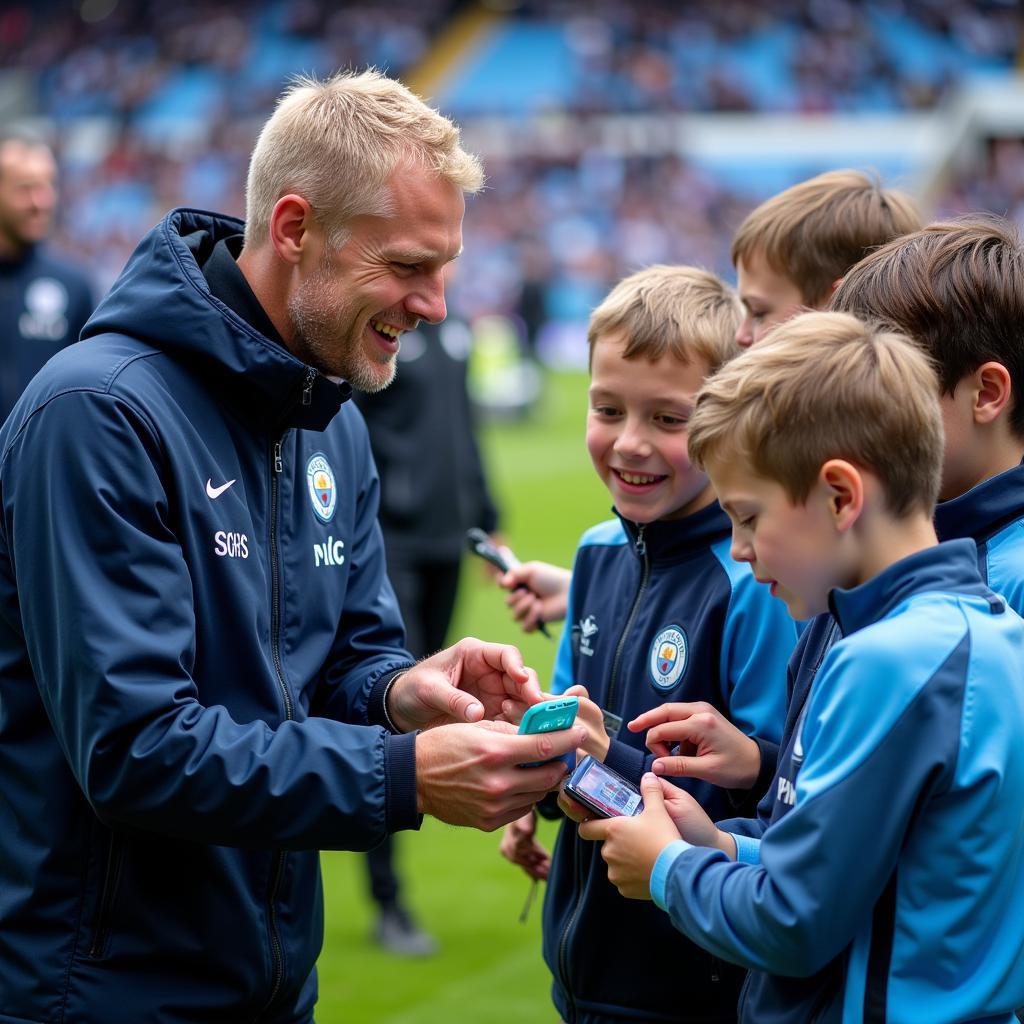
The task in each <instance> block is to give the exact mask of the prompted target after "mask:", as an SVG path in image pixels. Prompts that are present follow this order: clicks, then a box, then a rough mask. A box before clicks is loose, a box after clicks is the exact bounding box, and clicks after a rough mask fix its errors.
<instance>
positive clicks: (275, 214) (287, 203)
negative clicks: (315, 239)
mask: <svg viewBox="0 0 1024 1024" xmlns="http://www.w3.org/2000/svg"><path fill="white" fill-rule="evenodd" d="M315 223H316V220H315V218H314V216H313V208H312V207H311V206H310V205H309V203H308V202H307V201H306V200H305V199H303V198H302V196H297V195H294V194H289V195H286V196H281V198H280V199H278V201H277V202H276V203H274V209H273V210H272V211H271V213H270V243H271V245H273V247H274V251H275V252H276V253H277V255H278V256H280V257H281V259H282V260H284V261H285V263H298V262H299V261H300V260H301V258H302V253H303V250H305V249H307V248H308V247H309V242H310V230H311V228H312V227H313V226H314V224H315Z"/></svg>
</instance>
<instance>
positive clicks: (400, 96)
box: [245, 68, 484, 245]
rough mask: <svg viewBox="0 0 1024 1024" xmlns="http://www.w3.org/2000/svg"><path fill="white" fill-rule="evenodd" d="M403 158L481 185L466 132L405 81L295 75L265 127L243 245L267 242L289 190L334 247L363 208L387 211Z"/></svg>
mask: <svg viewBox="0 0 1024 1024" xmlns="http://www.w3.org/2000/svg"><path fill="white" fill-rule="evenodd" d="M404 160H409V161H412V162H414V163H416V164H418V165H419V166H422V168H423V170H424V172H425V173H428V174H434V175H437V176H438V177H440V178H442V179H443V180H445V181H448V182H451V183H452V184H453V185H455V186H457V187H458V188H461V189H462V191H463V192H478V191H480V189H481V188H482V187H483V181H484V177H483V170H482V168H481V166H480V161H479V160H477V158H476V157H475V156H473V155H472V154H470V153H467V152H465V150H463V149H462V148H461V146H460V145H459V129H458V127H457V126H456V125H455V124H454V123H453V122H451V121H450V120H449V119H448V118H447V117H444V116H443V115H442V114H440V113H438V112H437V111H436V110H433V109H431V108H430V107H428V106H427V105H426V104H425V103H424V102H423V101H422V100H421V99H420V98H419V97H418V96H416V95H415V94H413V93H412V92H410V91H409V89H407V88H406V87H405V86H404V85H402V83H401V82H397V81H395V80H394V79H392V78H388V77H386V76H385V75H382V74H381V73H380V72H379V71H376V70H374V69H372V68H371V69H370V70H368V71H364V72H362V73H361V74H355V73H353V72H350V71H344V72H340V73H338V74H336V75H332V76H331V77H330V78H328V79H326V80H325V81H319V80H317V79H315V78H310V77H306V76H299V77H296V78H295V79H294V80H293V81H292V83H291V85H289V87H288V88H287V89H286V90H285V91H284V93H283V94H282V95H281V98H280V99H279V100H278V103H277V108H276V109H275V111H274V113H273V114H272V115H271V117H270V119H269V120H268V121H267V123H266V124H265V125H264V126H263V128H262V130H261V131H260V134H259V138H258V139H257V140H256V146H255V148H254V149H253V152H252V157H251V159H250V161H249V175H248V179H247V181H246V189H245V191H246V209H245V219H246V223H245V244H246V245H259V244H261V243H262V242H263V241H265V240H266V237H267V232H268V228H269V225H270V214H271V212H272V211H273V209H274V204H275V203H276V202H277V200H278V199H280V198H281V196H283V195H287V194H288V193H289V192H291V191H294V192H296V193H298V194H299V195H301V196H302V197H303V198H304V199H306V200H307V201H308V202H309V204H310V206H312V208H313V212H314V213H315V214H316V217H317V220H318V221H319V222H320V224H321V225H322V226H323V228H324V230H325V231H326V232H327V235H328V239H329V242H330V244H332V245H341V244H343V243H344V241H345V239H346V237H347V233H346V230H345V228H346V225H347V224H348V222H349V221H350V220H351V219H352V218H353V217H356V216H358V215H360V214H366V213H373V214H382V215H383V214H386V213H387V209H388V197H387V195H386V193H385V192H384V183H385V181H386V180H387V178H388V176H389V175H390V174H391V172H392V171H393V170H394V169H395V168H396V167H397V166H398V164H399V163H401V162H402V161H404Z"/></svg>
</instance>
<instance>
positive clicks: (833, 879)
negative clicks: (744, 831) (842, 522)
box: [651, 540, 1024, 1024]
mask: <svg viewBox="0 0 1024 1024" xmlns="http://www.w3.org/2000/svg"><path fill="white" fill-rule="evenodd" d="M830 603H831V607H832V612H833V616H834V617H835V619H836V620H837V622H838V624H839V627H840V630H841V633H842V636H841V638H840V639H838V640H836V641H835V642H834V643H833V644H832V646H831V648H830V649H829V650H828V652H827V654H826V656H825V658H824V661H823V663H822V665H821V668H820V671H819V672H818V674H817V677H816V678H815V679H814V682H813V685H812V688H811V692H810V695H809V697H808V698H807V701H806V704H805V706H804V710H803V711H802V713H801V714H800V716H799V718H798V721H797V726H796V729H795V731H794V737H793V741H792V744H791V747H790V750H791V753H790V754H789V756H788V758H787V761H786V769H785V770H784V771H782V772H781V773H780V774H781V775H782V777H783V783H784V784H782V785H779V786H778V788H777V789H776V791H775V794H774V796H775V802H776V803H777V804H782V805H783V808H784V812H783V813H780V812H778V811H777V812H776V813H774V814H773V820H772V823H771V825H770V827H769V828H767V829H766V830H765V831H764V833H763V838H762V839H761V840H760V841H758V840H751V839H747V840H742V841H739V842H738V843H737V851H738V854H739V860H738V861H737V862H732V861H729V860H728V859H727V858H726V857H725V856H724V855H723V854H721V853H719V852H718V851H712V850H708V849H703V848H697V847H690V846H689V845H688V844H686V843H684V842H682V841H680V842H678V843H674V844H672V846H670V847H669V848H668V849H667V850H666V851H664V852H663V854H662V855H661V857H660V858H659V859H658V862H657V864H656V865H655V870H654V873H653V875H652V880H651V892H652V895H653V896H654V898H655V900H656V901H657V902H658V903H659V905H661V906H663V907H664V908H665V909H667V910H668V911H669V913H670V915H671V917H672V920H673V921H674V922H675V924H676V926H677V927H678V928H680V929H681V930H682V931H683V932H684V933H685V934H688V935H693V936H698V935H699V936H700V941H701V942H702V944H704V945H705V946H707V947H708V948H710V949H712V950H713V951H714V952H716V953H717V954H718V955H720V956H723V957H727V958H728V959H729V960H731V961H733V962H736V963H742V964H744V965H746V966H748V967H750V968H752V969H753V970H755V971H759V972H765V973H763V974H759V975H754V976H753V977H752V983H751V985H750V986H748V988H747V990H746V992H745V998H744V1000H743V1001H742V1002H741V1020H743V1021H755V1020H756V1021H758V1022H761V1021H769V1020H771V1021H782V1020H785V1021H791V1022H794V1024H795V1022H797V1021H800V1022H807V1021H829V1022H833V1021H843V1022H853V1021H858V1022H859V1021H870V1022H874V1021H886V1020H890V1021H899V1022H901V1024H902V1022H908V1024H910V1022H921V1024H924V1022H928V1024H941V1022H943V1021H981V1020H985V1021H988V1022H992V1024H995V1022H1000V1024H1002V1022H1007V1024H1008V1022H1010V1021H1012V1020H1013V1019H1014V1018H1013V1014H1012V1010H1013V1008H1014V1007H1015V1006H1017V1005H1019V1004H1020V1003H1021V1001H1022V999H1024V964H1022V963H1021V961H1020V959H1019V950H1020V949H1021V947H1022V945H1024V873H1022V871H1021V866H1022V863H1024V840H1022V831H1021V803H1020V793H1021V791H1022V788H1024V746H1022V745H1021V743H1020V735H1021V732H1022V729H1024V623H1022V622H1021V620H1020V619H1019V617H1018V616H1017V615H1016V614H1014V612H1013V611H1012V610H1010V609H1009V608H1008V607H1007V605H1006V602H1005V601H1004V600H1003V599H1002V598H1001V597H999V596H998V595H996V594H995V593H994V592H993V591H992V590H990V589H989V587H988V586H986V585H985V583H984V582H983V580H982V579H981V576H980V574H979V572H978V567H977V555H976V549H975V545H974V543H973V542H972V541H969V540H960V541H953V542H949V543H946V544H942V545H939V546H937V547H933V548H929V549H926V550H925V551H922V552H919V553H917V554H915V555H913V556H911V557H910V558H906V559H903V560H902V561H900V562H898V563H896V564H895V565H893V566H890V567H889V568H888V569H886V570H885V571H884V572H882V573H881V574H879V575H878V576H877V577H875V578H874V579H872V580H871V581H869V582H868V583H866V584H864V585H863V586H860V587H857V588H855V589H854V590H850V591H841V590H836V591H833V592H832V595H831V598H830ZM787 773H788V774H787ZM830 964H831V966H830V967H829V966H828V965H830ZM823 969H827V970H828V971H829V975H828V977H827V982H828V983H827V984H826V983H824V981H825V980H826V976H823V975H821V974H819V973H817V972H821V971H822V970H823ZM787 976H788V977H790V978H795V979H799V978H807V979H809V984H808V985H806V986H804V987H803V988H801V986H800V985H799V984H798V983H797V984H794V986H793V987H792V988H791V989H787V984H786V978H787Z"/></svg>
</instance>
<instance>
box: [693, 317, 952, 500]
mask: <svg viewBox="0 0 1024 1024" xmlns="http://www.w3.org/2000/svg"><path fill="white" fill-rule="evenodd" d="M938 396H939V388H938V381H937V379H936V376H935V371H934V370H933V369H932V367H931V365H930V363H929V360H928V357H927V356H926V355H925V354H924V353H923V352H922V351H921V349H920V347H919V346H917V345H915V344H914V343H913V342H912V341H911V340H910V339H909V338H906V337H905V336H903V335H902V334H896V333H895V332H891V331H883V330H882V329H880V328H877V327H873V326H871V325H868V324H865V323H864V322H863V321H861V320H858V319H857V318H856V317H854V316H850V315H849V314H848V313H803V314H801V315H800V316H797V317H794V318H793V319H792V320H789V321H787V322H786V323H784V324H781V325H780V326H778V327H776V328H775V330H773V331H772V332H771V334H769V335H768V337H767V338H766V339H765V340H764V341H763V342H762V343H761V344H759V345H755V346H754V347H753V348H751V349H750V350H749V351H747V352H744V353H743V354H742V355H740V356H738V357H737V358H736V359H734V360H732V361H731V362H730V363H728V364H727V365H726V366H724V367H723V368H722V369H721V370H719V371H718V373H716V374H715V375H714V376H713V377H711V378H709V379H708V380H707V381H706V382H705V384H704V387H703V388H702V389H701V391H700V394H699V395H698V396H697V403H696V409H695V411H694V414H693V416H692V417H691V419H690V426H689V439H688V448H689V453H690V458H691V459H692V460H693V462H694V463H695V464H696V465H698V466H700V467H704V466H706V464H707V462H708V460H709V459H716V460H717V459H727V458H732V457H737V456H738V457H740V458H743V459H745V460H746V461H747V463H748V464H749V466H750V468H751V469H752V470H753V471H754V472H755V473H757V474H758V475H759V476H762V477H764V478H766V479H769V480H775V481H777V482H778V483H780V484H781V485H782V486H783V488H785V491H786V493H787V495H788V496H789V498H790V500H791V501H792V502H793V503H794V504H802V503H803V502H804V501H806V500H807V496H808V494H809V493H810V491H811V488H812V487H813V486H814V483H815V481H816V480H817V479H818V472H819V470H820V469H821V466H822V464H823V463H825V462H827V461H828V460H829V459H834V458H839V459H846V460H847V461H848V462H851V463H853V464H854V465H856V466H858V467H860V468H862V469H866V470H868V471H870V472H871V473H873V474H874V475H875V476H877V477H878V478H879V480H881V482H882V486H883V489H884V493H885V502H886V506H887V508H888V509H889V511H890V512H891V513H892V514H893V515H894V516H897V517H903V516H906V515H907V514H909V513H910V512H911V511H913V510H915V509H916V510H923V511H925V512H926V513H927V514H929V515H930V514H931V510H932V507H933V506H934V504H935V500H936V497H937V495H938V492H939V482H940V478H941V475H942V453H943V435H942V416H941V413H940V411H939V400H938Z"/></svg>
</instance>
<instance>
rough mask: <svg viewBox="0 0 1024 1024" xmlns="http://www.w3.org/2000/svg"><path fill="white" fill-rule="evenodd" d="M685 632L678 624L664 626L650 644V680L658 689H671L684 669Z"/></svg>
mask: <svg viewBox="0 0 1024 1024" xmlns="http://www.w3.org/2000/svg"><path fill="white" fill-rule="evenodd" d="M686 650H687V646H686V634H685V633H684V632H683V630H682V629H681V628H680V627H679V626H666V627H665V628H664V629H663V630H662V631H661V632H660V633H658V635H657V636H656V637H655V638H654V643H653V644H651V656H650V658H649V665H650V670H651V680H652V682H653V683H654V685H655V686H656V687H657V688H658V689H659V690H671V689H672V687H673V686H675V685H676V683H677V682H679V678H680V676H682V674H683V672H684V671H685V670H686Z"/></svg>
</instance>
